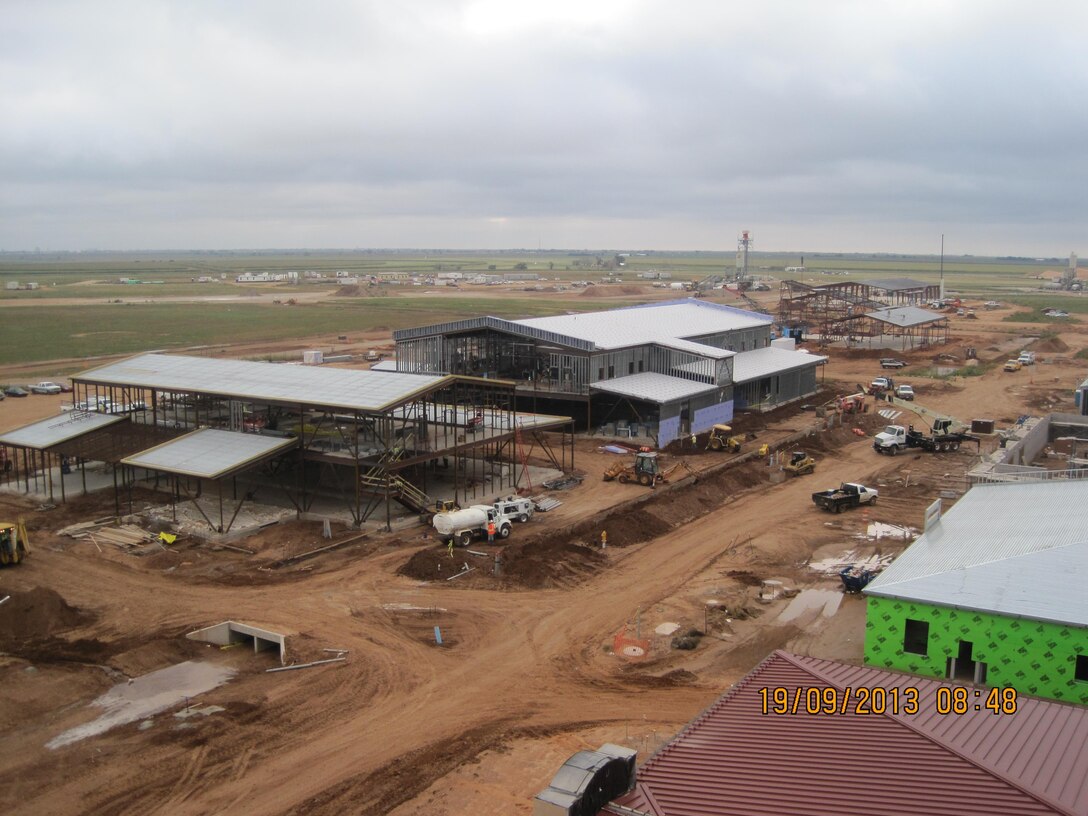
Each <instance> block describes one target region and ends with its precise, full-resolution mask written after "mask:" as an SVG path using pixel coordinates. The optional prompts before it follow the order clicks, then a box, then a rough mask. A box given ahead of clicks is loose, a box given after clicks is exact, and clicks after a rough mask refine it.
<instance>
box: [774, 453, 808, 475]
mask: <svg viewBox="0 0 1088 816" xmlns="http://www.w3.org/2000/svg"><path fill="white" fill-rule="evenodd" d="M782 470H783V471H785V472H786V473H788V474H790V475H791V476H804V475H805V474H806V473H812V472H813V471H814V470H816V460H815V459H813V458H812V457H811V456H809V455H808V454H807V453H805V452H804V451H794V452H793V453H791V454H790V460H789V461H788V462H786V464H784V465H782Z"/></svg>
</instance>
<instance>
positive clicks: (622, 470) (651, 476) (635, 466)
mask: <svg viewBox="0 0 1088 816" xmlns="http://www.w3.org/2000/svg"><path fill="white" fill-rule="evenodd" d="M681 468H683V469H684V470H686V471H687V472H688V473H690V474H691V475H692V476H696V475H697V474H696V473H695V471H694V470H693V469H692V468H691V466H690V465H689V464H688V463H687V462H684V461H682V460H681V461H679V462H677V463H676V464H675V465H673V466H672V467H670V468H668V469H667V470H663V469H662V467H661V462H660V461H658V458H657V454H656V453H654V452H650V453H636V454H635V461H634V462H616V464H614V465H612V466H611V467H610V468H608V470H606V471H605V472H604V474H603V476H602V478H603V479H604V480H605V481H606V482H610V481H612V480H613V479H618V480H619V481H621V482H623V483H624V484H626V483H627V482H638V483H639V484H640V485H643V486H645V487H655V486H657V485H658V484H662V483H665V482H668V481H669V478H670V477H671V476H672V475H673V474H674V473H676V471H677V470H680V469H681Z"/></svg>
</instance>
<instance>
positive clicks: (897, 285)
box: [858, 278, 932, 292]
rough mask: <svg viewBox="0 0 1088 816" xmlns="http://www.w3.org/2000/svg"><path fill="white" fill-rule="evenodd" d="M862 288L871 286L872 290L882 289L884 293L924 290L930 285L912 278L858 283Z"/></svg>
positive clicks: (872, 280)
mask: <svg viewBox="0 0 1088 816" xmlns="http://www.w3.org/2000/svg"><path fill="white" fill-rule="evenodd" d="M858 283H860V284H861V285H862V286H871V287H873V288H874V289H883V290H884V291H886V292H902V291H905V290H908V289H925V288H926V287H927V286H932V284H929V283H926V282H925V281H920V280H915V279H914V278H870V279H869V280H863V281H858Z"/></svg>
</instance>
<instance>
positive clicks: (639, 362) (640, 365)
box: [638, 360, 642, 373]
mask: <svg viewBox="0 0 1088 816" xmlns="http://www.w3.org/2000/svg"><path fill="white" fill-rule="evenodd" d="M638 370H639V373H642V360H639V361H638Z"/></svg>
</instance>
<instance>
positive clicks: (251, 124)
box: [0, 0, 1088, 256]
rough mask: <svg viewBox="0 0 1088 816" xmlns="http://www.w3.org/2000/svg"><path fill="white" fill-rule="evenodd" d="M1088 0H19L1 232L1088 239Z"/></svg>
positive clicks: (570, 242) (0, 17) (836, 244)
mask: <svg viewBox="0 0 1088 816" xmlns="http://www.w3.org/2000/svg"><path fill="white" fill-rule="evenodd" d="M1086 31H1088V3H1084V2H1081V0H1068V1H1067V2H1048V1H1047V0H1044V1H1043V2H1038V0H1037V1H1036V2H1032V3H1025V2H1023V0H1018V1H1017V2H1004V0H979V1H978V2H969V1H967V0H965V1H964V2H956V0H909V2H908V0H900V1H899V2H880V0H858V1H857V2H839V1H837V0H819V2H816V1H815V0H797V2H775V0H758V1H753V0H749V1H748V2H743V3H741V2H732V0H706V1H705V2H703V1H702V0H691V2H687V1H686V0H669V1H668V2H664V1H662V2H649V0H647V1H646V2H639V1H638V0H630V1H628V0H380V1H379V0H374V1H373V2H350V1H349V0H342V1H341V2H334V1H329V2H321V1H320V0H318V1H317V2H311V3H302V2H297V0H291V1H290V2H287V1H284V2H276V1H275V0H253V2H242V0H230V1H229V2H221V0H216V2H200V0H177V1H176V2H173V1H171V0H131V2H117V3H112V2H102V1H101V0H77V2H71V3H65V2H59V1H58V0H45V1H43V0H30V1H29V2H19V1H18V0H0V123H2V124H0V250H24V249H34V248H35V247H40V248H41V249H43V250H58V249H72V250H78V249H171V248H179V249H198V248H208V249H234V248H257V247H269V248H274V247H284V248H287V247H344V248H350V247H434V248H438V247H446V248H512V247H526V248H537V247H542V248H545V249H547V248H584V247H592V248H614V249H619V250H624V249H702V250H730V249H734V248H735V247H736V239H737V236H738V234H739V233H740V231H741V230H742V229H749V230H751V231H752V234H753V237H754V239H755V248H756V249H757V250H768V251H770V250H783V251H785V250H797V251H804V250H807V251H843V252H854V251H863V252H864V251H886V252H927V253H937V252H938V251H939V250H940V240H941V238H940V236H941V234H942V233H944V234H945V236H946V239H945V242H946V251H947V252H948V253H949V254H961V253H972V254H978V255H1031V256H1035V255H1040V256H1042V255H1045V256H1063V255H1066V254H1068V253H1069V252H1070V251H1078V252H1079V253H1080V254H1084V255H1088V240H1086V224H1088V219H1086V217H1085V215H1086V203H1085V202H1086V196H1088V186H1086V184H1085V181H1086V178H1088V150H1086V144H1088V122H1086V119H1088V41H1086V40H1085V32H1086Z"/></svg>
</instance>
